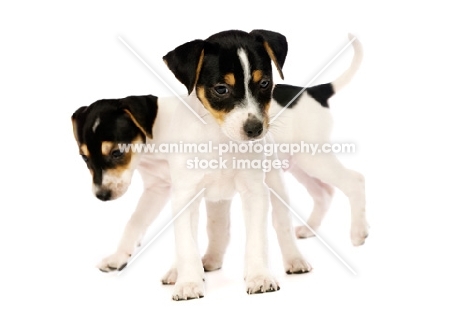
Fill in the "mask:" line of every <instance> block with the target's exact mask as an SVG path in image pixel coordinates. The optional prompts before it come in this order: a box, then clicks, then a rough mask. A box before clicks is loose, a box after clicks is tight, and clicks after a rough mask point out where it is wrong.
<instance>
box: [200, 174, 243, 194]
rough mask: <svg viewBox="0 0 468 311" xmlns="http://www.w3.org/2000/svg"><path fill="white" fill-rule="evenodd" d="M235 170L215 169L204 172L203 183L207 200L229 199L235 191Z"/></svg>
mask: <svg viewBox="0 0 468 311" xmlns="http://www.w3.org/2000/svg"><path fill="white" fill-rule="evenodd" d="M235 174H236V172H235V170H230V169H227V170H217V171H213V172H212V173H210V174H206V175H205V177H204V178H203V184H204V187H205V188H206V190H205V198H206V199H207V200H215V201H217V200H230V199H232V198H233V197H234V195H235V193H236V187H235V183H234V180H235Z"/></svg>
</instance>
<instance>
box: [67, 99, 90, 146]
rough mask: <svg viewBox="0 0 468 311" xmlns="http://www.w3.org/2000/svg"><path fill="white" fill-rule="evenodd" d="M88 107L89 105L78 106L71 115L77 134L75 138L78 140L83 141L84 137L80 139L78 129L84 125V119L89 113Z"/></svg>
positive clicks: (74, 133) (74, 132)
mask: <svg viewBox="0 0 468 311" xmlns="http://www.w3.org/2000/svg"><path fill="white" fill-rule="evenodd" d="M87 108H88V106H83V107H80V108H78V109H77V110H76V111H75V112H74V113H73V115H72V117H71V119H72V125H73V135H75V140H76V141H77V142H80V141H82V139H80V136H79V130H78V129H80V128H82V127H83V121H84V120H85V115H86V114H87V111H86V109H87Z"/></svg>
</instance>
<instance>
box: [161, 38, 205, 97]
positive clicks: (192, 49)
mask: <svg viewBox="0 0 468 311" xmlns="http://www.w3.org/2000/svg"><path fill="white" fill-rule="evenodd" d="M204 45H205V43H204V41H203V40H194V41H190V42H187V43H185V44H182V45H181V46H178V47H177V48H175V50H173V51H171V52H169V53H167V54H166V55H165V56H164V57H163V60H164V62H165V63H166V65H167V67H169V69H170V70H171V71H172V73H173V74H174V75H175V77H176V78H177V80H179V81H180V82H181V83H182V84H183V85H185V87H186V88H187V91H188V93H189V94H190V93H192V91H193V88H194V87H195V85H196V83H197V80H198V75H199V74H200V70H201V65H202V62H203V54H204V53H203V47H204Z"/></svg>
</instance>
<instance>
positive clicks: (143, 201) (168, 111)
mask: <svg viewBox="0 0 468 311" xmlns="http://www.w3.org/2000/svg"><path fill="white" fill-rule="evenodd" d="M353 46H354V48H355V53H356V54H360V51H361V50H360V45H359V42H358V41H357V40H356V41H355V42H354V43H353ZM360 57H361V56H360V55H357V56H355V58H354V61H356V60H359V62H360ZM358 65H359V64H357V65H356V62H353V64H352V66H351V68H354V69H350V70H354V71H355V69H357V66H358ZM353 66H354V67H353ZM349 72H350V71H348V73H349ZM351 77H352V74H349V75H348V76H346V78H339V79H337V81H335V84H336V85H337V86H338V88H339V87H341V86H343V85H344V84H345V83H347V82H348V81H349V80H350V79H351ZM340 79H341V80H340ZM185 99H186V101H187V102H188V103H189V104H190V105H191V106H192V107H193V109H194V111H196V112H198V114H199V115H202V116H203V118H204V119H205V120H206V122H207V125H203V124H202V123H200V122H198V120H196V119H195V118H194V117H193V115H192V114H191V112H190V111H188V110H187V109H186V107H184V106H182V105H181V104H180V103H179V102H178V100H177V99H176V98H163V99H159V100H158V105H159V107H158V117H157V120H156V122H155V126H154V130H153V133H154V134H155V136H154V137H153V139H152V140H149V141H148V143H155V144H158V143H165V142H174V141H177V142H179V141H183V142H187V143H197V142H207V141H212V142H213V143H214V144H216V143H223V142H227V141H228V138H227V137H226V136H225V135H224V134H223V133H221V132H220V131H219V126H218V125H217V123H216V122H215V120H214V119H213V118H212V117H211V115H209V114H207V113H206V111H205V110H204V109H203V108H202V107H201V104H200V103H199V102H198V100H197V99H196V97H195V96H194V95H192V96H189V97H187V98H185ZM281 108H282V107H281V106H280V105H278V104H277V103H275V102H274V101H273V102H272V105H271V111H270V113H271V115H276V113H277V112H278V111H280V110H281ZM331 127H332V119H331V115H330V111H329V109H327V108H323V107H321V106H320V104H319V103H317V102H315V100H314V99H313V98H310V97H309V96H308V95H307V94H306V93H305V94H303V95H301V97H300V98H299V102H298V103H297V104H296V105H295V107H294V108H293V109H286V110H285V111H284V113H283V114H282V115H281V116H280V117H279V118H278V119H277V120H276V121H275V124H274V126H272V127H271V129H270V134H271V135H270V134H268V135H266V136H265V138H264V140H263V142H269V143H272V142H275V143H294V142H297V141H310V142H327V141H329V139H330V132H331ZM180 128H183V129H184V131H180ZM291 138H294V141H291ZM197 156H200V157H201V158H204V159H216V158H217V157H218V155H217V154H199V155H197ZM230 156H236V157H238V158H241V157H244V158H246V159H250V160H252V159H255V158H256V157H263V156H259V155H255V154H254V155H253V154H244V155H240V154H235V155H234V154H228V155H225V157H226V158H229V157H230ZM188 158H189V156H188V155H184V154H178V155H170V157H167V155H165V154H160V153H159V154H158V153H157V154H145V155H142V156H141V158H140V160H139V164H138V167H137V169H138V170H139V172H140V173H141V175H142V177H143V181H144V185H145V186H144V187H145V191H144V193H143V195H142V197H141V198H140V201H139V203H138V206H137V208H136V210H135V212H134V214H133V215H132V217H131V218H130V220H129V222H128V223H127V226H126V228H125V232H124V234H123V236H122V239H121V242H120V244H119V246H118V248H117V251H116V252H115V253H114V254H113V255H111V256H109V257H106V258H105V259H103V261H102V262H101V263H100V264H99V268H100V269H102V270H105V271H109V270H114V269H116V268H119V267H121V266H122V265H124V264H125V263H126V260H128V258H129V256H130V255H131V254H133V252H134V250H135V248H136V246H137V245H138V244H139V241H140V239H141V238H142V236H143V235H144V233H145V231H146V229H147V228H148V226H149V225H150V224H151V223H152V221H153V220H154V219H155V218H156V217H157V215H158V214H159V212H160V211H161V209H162V208H163V207H164V205H165V204H166V203H167V201H168V200H169V196H170V192H171V190H172V196H171V198H172V207H173V212H174V214H175V213H177V212H178V211H180V210H181V209H182V208H183V207H184V206H185V205H186V204H187V203H188V202H189V201H190V200H191V199H192V198H193V197H194V196H195V195H196V194H197V193H198V191H200V190H201V189H202V188H205V189H206V190H205V191H204V195H205V200H206V204H207V214H208V217H209V219H216V221H208V236H209V245H208V249H207V251H206V253H205V255H204V256H203V259H202V260H200V254H199V251H198V247H197V242H196V236H197V225H198V205H199V203H200V200H201V197H199V199H197V200H196V202H194V203H193V204H192V205H191V207H190V208H189V209H188V210H187V211H185V212H184V213H182V214H181V216H180V217H179V218H178V219H177V220H176V221H175V223H174V227H175V237H176V251H177V261H176V263H175V264H174V265H173V267H172V268H171V269H170V270H169V272H168V273H167V274H166V275H165V276H164V277H163V280H162V281H163V283H165V284H174V283H175V287H174V292H173V298H174V299H187V298H197V297H201V296H203V295H204V286H203V267H205V269H207V270H215V269H218V268H220V267H221V264H222V259H223V256H224V253H225V250H226V247H227V244H228V241H229V206H230V200H231V199H232V197H233V195H234V194H235V193H236V192H239V193H240V195H241V198H242V202H243V206H244V207H243V208H244V212H245V218H246V220H249V221H246V230H247V234H246V237H247V241H246V242H247V244H246V257H245V280H246V286H247V291H248V292H255V291H258V290H261V289H263V290H265V289H268V288H269V287H270V285H271V286H272V287H273V289H276V288H277V282H276V281H275V279H274V278H273V277H272V275H271V274H270V272H269V270H268V268H267V256H266V253H267V250H266V219H267V217H266V216H267V215H266V212H267V208H268V199H269V195H268V191H267V185H268V187H270V188H272V189H273V190H274V191H275V192H276V193H277V194H279V196H280V197H281V198H283V200H284V201H285V202H288V195H287V193H286V191H285V187H284V184H283V183H284V181H283V178H282V172H281V171H280V170H271V171H270V172H269V173H266V174H265V175H263V173H261V170H226V171H222V172H221V171H219V170H211V171H206V170H204V171H203V170H198V171H197V170H187V169H184V165H185V164H186V161H187V159H188ZM275 158H279V159H287V160H289V161H290V163H291V165H292V166H291V168H290V172H291V173H292V174H293V175H294V176H295V177H296V178H297V180H298V181H299V182H301V183H303V184H304V185H305V186H306V188H307V190H308V191H309V193H310V195H311V196H312V197H313V198H314V202H315V207H314V210H313V212H312V214H311V216H310V218H309V220H308V225H309V226H310V227H312V229H316V228H317V227H318V226H319V225H320V223H321V221H322V219H323V217H324V215H325V213H326V210H327V209H328V207H329V204H330V200H331V197H332V195H333V188H332V186H336V187H337V188H339V189H340V190H342V191H343V192H344V193H345V194H346V195H347V196H348V197H349V201H350V204H351V212H352V214H351V215H352V221H351V240H352V243H353V244H354V245H360V244H362V243H364V240H365V238H366V236H367V221H366V217H365V195H364V179H363V177H362V175H361V174H359V173H357V172H354V171H351V170H348V169H346V168H344V167H343V166H342V165H341V164H340V163H339V162H338V160H337V159H336V157H335V156H334V155H332V154H318V155H315V156H312V155H309V154H295V155H293V156H290V155H288V154H282V153H279V154H278V155H276V154H274V155H272V156H271V157H270V159H275ZM264 180H265V182H266V184H265V182H264ZM270 199H271V203H272V206H273V214H272V218H273V224H274V227H275V230H276V233H277V238H278V242H279V245H280V247H281V251H282V255H283V262H284V266H285V270H286V271H287V272H293V273H294V272H305V271H309V270H310V269H311V267H310V265H309V264H308V263H307V261H305V260H304V258H303V257H302V255H301V254H300V252H299V250H298V249H297V246H296V242H295V240H294V234H293V230H292V225H291V216H290V214H289V212H288V210H287V208H286V207H285V206H284V205H283V203H282V202H280V201H279V200H278V199H277V198H276V197H275V196H271V197H270ZM296 235H298V236H300V237H307V236H311V235H312V233H311V232H309V230H308V229H306V228H304V227H299V228H297V230H296Z"/></svg>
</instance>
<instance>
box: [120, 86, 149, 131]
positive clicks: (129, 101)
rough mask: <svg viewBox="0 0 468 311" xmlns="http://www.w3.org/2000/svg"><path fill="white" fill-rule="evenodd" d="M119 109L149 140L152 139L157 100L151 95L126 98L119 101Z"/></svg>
mask: <svg viewBox="0 0 468 311" xmlns="http://www.w3.org/2000/svg"><path fill="white" fill-rule="evenodd" d="M120 102H121V108H122V109H123V110H124V111H125V113H126V114H128V115H129V117H130V118H131V119H132V121H133V123H135V125H136V126H137V127H138V128H139V129H140V130H141V131H142V132H143V134H145V135H146V136H147V137H149V138H153V124H154V121H155V120H156V114H157V113H158V98H157V97H156V96H153V95H146V96H128V97H125V98H122V99H121V100H120Z"/></svg>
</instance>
